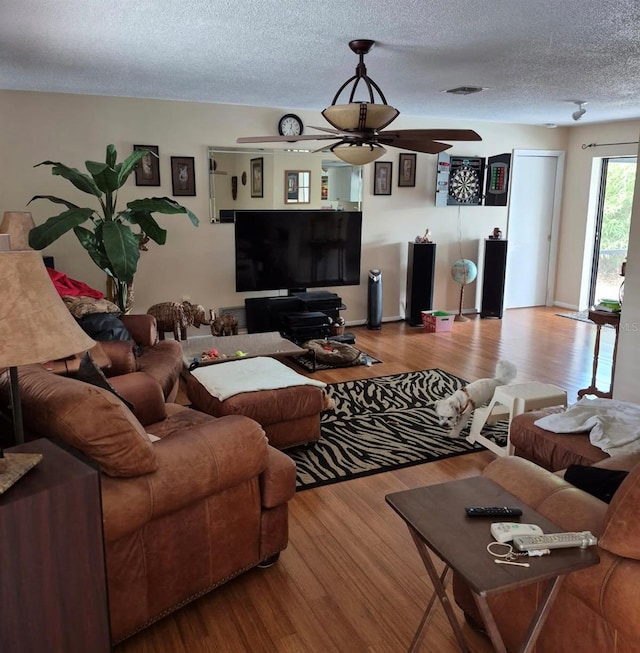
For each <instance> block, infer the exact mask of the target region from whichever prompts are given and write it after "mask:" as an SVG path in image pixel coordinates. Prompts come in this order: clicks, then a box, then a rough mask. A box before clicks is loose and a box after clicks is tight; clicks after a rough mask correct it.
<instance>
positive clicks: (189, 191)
mask: <svg viewBox="0 0 640 653" xmlns="http://www.w3.org/2000/svg"><path fill="white" fill-rule="evenodd" d="M171 184H172V186H173V194H174V195H195V194H196V171H195V166H194V158H193V157H192V156H172V157H171Z"/></svg>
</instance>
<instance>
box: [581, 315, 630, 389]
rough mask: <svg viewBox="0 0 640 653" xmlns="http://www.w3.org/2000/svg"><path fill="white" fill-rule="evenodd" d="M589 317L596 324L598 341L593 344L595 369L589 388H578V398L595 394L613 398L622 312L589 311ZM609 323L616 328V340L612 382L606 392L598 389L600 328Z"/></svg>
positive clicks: (612, 364)
mask: <svg viewBox="0 0 640 653" xmlns="http://www.w3.org/2000/svg"><path fill="white" fill-rule="evenodd" d="M589 319H590V320H591V321H592V322H594V323H595V325H596V341H595V343H594V346H593V371H592V373H591V385H590V386H589V387H588V388H583V389H582V390H578V399H582V397H584V395H595V396H596V397H601V398H602V399H611V398H612V397H613V378H614V376H615V373H616V357H617V355H618V334H619V332H620V313H609V312H608V311H596V310H590V311H589ZM605 324H608V325H609V326H612V327H613V328H614V329H615V330H616V334H615V340H614V344H613V360H612V363H611V382H610V384H609V391H608V392H604V391H602V390H598V387H597V385H596V377H597V375H598V359H599V356H600V330H601V329H602V327H603V326H604V325H605Z"/></svg>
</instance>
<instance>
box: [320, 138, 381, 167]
mask: <svg viewBox="0 0 640 653" xmlns="http://www.w3.org/2000/svg"><path fill="white" fill-rule="evenodd" d="M331 151H332V152H333V153H334V154H335V155H336V156H337V157H338V158H339V159H341V160H342V161H344V162H345V163H349V164H351V165H353V166H363V165H367V163H373V161H375V160H376V159H379V158H380V157H381V156H384V155H385V154H386V153H387V150H386V149H385V148H384V147H382V145H377V144H374V143H338V144H337V145H334V146H333V147H332V148H331Z"/></svg>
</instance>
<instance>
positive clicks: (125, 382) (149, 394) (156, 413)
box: [109, 372, 167, 426]
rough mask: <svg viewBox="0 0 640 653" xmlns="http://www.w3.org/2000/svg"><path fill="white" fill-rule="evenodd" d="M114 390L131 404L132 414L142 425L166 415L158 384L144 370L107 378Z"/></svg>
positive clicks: (161, 418)
mask: <svg viewBox="0 0 640 653" xmlns="http://www.w3.org/2000/svg"><path fill="white" fill-rule="evenodd" d="M109 383H110V384H111V385H112V387H113V388H114V389H115V390H116V392H117V393H118V394H119V395H120V396H121V397H122V398H123V399H125V400H126V401H128V402H129V403H130V404H131V410H132V412H133V414H134V415H135V416H136V417H137V418H138V421H139V422H140V424H142V425H143V426H148V425H149V424H155V423H156V422H160V421H162V420H163V419H165V417H166V416H167V405H166V404H165V402H164V395H163V394H162V388H161V387H160V384H159V383H158V382H157V381H156V380H155V379H154V378H152V377H150V376H149V375H148V374H145V373H144V372H131V373H130V374H121V375H119V376H112V377H110V378H109Z"/></svg>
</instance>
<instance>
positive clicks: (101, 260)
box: [73, 227, 110, 274]
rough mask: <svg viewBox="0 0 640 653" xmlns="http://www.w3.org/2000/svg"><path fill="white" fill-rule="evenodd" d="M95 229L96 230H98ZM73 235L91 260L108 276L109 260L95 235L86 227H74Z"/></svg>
mask: <svg viewBox="0 0 640 653" xmlns="http://www.w3.org/2000/svg"><path fill="white" fill-rule="evenodd" d="M99 228H100V227H97V228H96V229H99ZM73 233H74V234H75V235H76V237H77V238H78V240H79V241H80V244H81V245H82V246H83V247H84V248H85V249H86V250H87V252H88V253H89V256H90V257H91V260H92V261H93V262H94V263H95V264H96V265H97V266H98V267H99V268H100V269H101V270H103V271H104V272H105V273H107V274H109V273H110V269H109V259H108V258H107V255H106V254H105V252H104V247H102V246H101V243H100V240H99V239H98V237H97V235H96V234H95V233H93V231H91V230H90V229H87V228H86V227H74V228H73Z"/></svg>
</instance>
